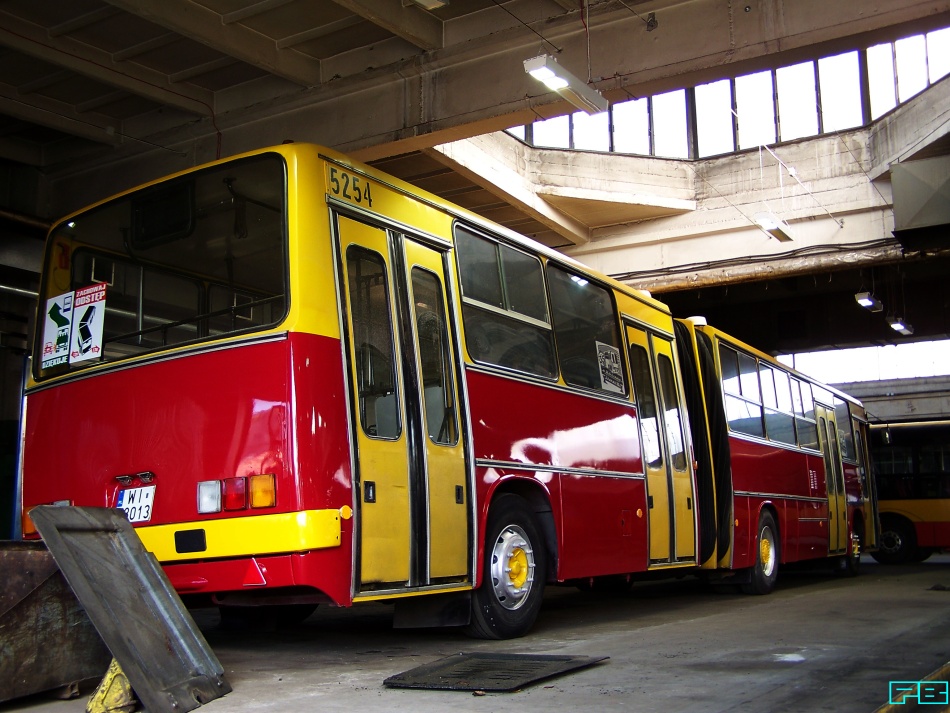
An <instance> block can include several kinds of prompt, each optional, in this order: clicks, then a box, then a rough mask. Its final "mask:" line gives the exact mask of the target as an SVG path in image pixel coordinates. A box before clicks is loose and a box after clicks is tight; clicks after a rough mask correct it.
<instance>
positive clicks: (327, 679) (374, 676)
mask: <svg viewBox="0 0 950 713" xmlns="http://www.w3.org/2000/svg"><path fill="white" fill-rule="evenodd" d="M935 585H940V586H943V587H946V589H940V587H939V586H938V588H937V589H934V588H933V587H934V586H935ZM195 619H196V621H197V622H198V623H199V626H200V627H201V629H202V631H203V632H204V634H205V636H206V638H207V640H208V642H209V644H210V645H211V647H212V648H213V650H214V652H215V654H216V655H217V656H218V658H219V660H220V661H221V663H222V664H223V666H224V668H225V671H226V676H227V678H228V680H229V681H230V683H231V685H232V686H233V688H234V690H233V692H232V693H230V694H228V695H227V696H225V697H223V698H221V699H218V700H216V701H213V702H211V703H209V704H208V705H206V706H203V707H202V708H201V709H200V710H204V711H207V712H208V713H231V712H235V713H238V712H242V713H243V712H244V711H255V712H259V711H275V712H276V711H281V712H285V711H321V713H322V712H325V711H347V712H348V713H351V712H352V711H354V710H359V711H360V712H361V713H369V712H373V711H394V710H399V711H402V710H406V711H410V710H411V711H413V712H414V713H426V712H429V711H433V712H434V711H439V712H444V711H447V710H453V709H454V710H455V711H473V712H478V713H489V712H492V711H507V710H511V709H513V708H516V709H518V710H520V711H545V713H548V712H549V711H553V710H559V709H561V710H565V709H573V710H575V711H580V710H586V711H590V710H597V711H612V710H616V711H621V710H622V711H638V712H648V711H657V712H660V711H662V712H663V713H673V712H676V711H683V712H687V711H689V712H692V711H702V712H704V713H705V712H707V711H756V712H759V711H793V710H794V711H821V710H827V711H836V712H845V711H862V712H865V711H872V710H874V709H875V708H877V707H878V706H880V705H881V704H883V703H886V702H887V697H888V682H889V681H890V680H917V679H920V678H923V677H924V676H926V675H927V674H929V673H931V672H932V671H934V670H936V669H938V668H940V667H941V666H943V665H944V664H946V663H947V662H948V661H950V555H939V556H935V557H933V558H931V559H930V560H928V561H927V562H925V563H922V564H919V565H912V566H905V567H885V566H882V565H878V564H877V563H875V562H874V561H873V560H870V559H869V558H867V557H865V558H864V561H863V562H862V573H861V575H860V576H859V577H858V578H856V579H843V578H837V577H834V576H832V575H829V574H828V573H827V572H824V571H813V572H783V573H782V574H781V576H780V579H779V585H778V589H777V590H776V591H775V592H774V593H773V594H771V595H770V596H766V597H754V596H746V595H741V594H722V593H713V592H710V591H709V590H708V589H707V588H706V587H704V586H703V585H702V584H700V583H699V582H698V581H695V580H692V579H685V580H681V581H676V582H663V583H643V584H637V585H635V586H634V588H633V589H632V590H631V592H630V593H628V594H625V595H622V596H602V595H595V594H590V593H584V592H579V591H577V590H575V589H569V588H550V589H549V590H548V592H547V594H546V597H545V604H544V607H543V608H542V610H541V616H540V619H539V621H538V623H537V625H536V627H535V629H534V630H533V631H532V632H531V634H529V635H528V636H526V637H524V638H522V639H518V640H515V641H508V642H488V641H476V640H471V639H468V638H466V637H464V636H463V635H461V634H460V633H458V632H456V631H452V630H415V631H405V630H402V631H396V630H393V629H391V628H390V624H391V609H390V608H389V607H387V606H384V605H369V606H366V607H363V608H357V609H352V610H332V609H329V608H326V609H319V610H318V611H317V612H316V613H315V614H314V615H313V616H312V617H310V619H308V620H307V621H306V622H305V623H304V624H302V625H299V626H297V627H295V628H293V629H288V630H278V631H270V632H261V631H258V632H236V631H229V630H224V629H222V628H220V627H219V626H218V617H217V614H216V613H215V612H214V611H213V610H202V611H197V612H195ZM462 651H464V652H475V651H481V652H513V653H549V654H555V653H556V654H574V655H583V656H609V657H610V658H609V660H607V661H605V662H603V663H600V664H596V665H594V666H593V667H591V668H588V669H583V670H580V671H577V672H574V673H570V674H567V675H565V676H562V677H559V678H555V679H550V680H547V681H543V682H541V683H538V684H536V685H533V686H529V687H526V688H524V689H523V690H520V691H518V692H516V693H491V694H487V695H483V696H476V695H473V694H472V693H471V692H444V691H428V690H401V689H389V688H386V687H384V686H383V684H382V682H383V680H384V679H385V678H387V677H388V676H391V675H393V674H395V673H399V672H402V671H406V670H408V669H411V668H413V667H415V666H419V665H422V664H425V663H430V662H433V661H436V660H438V659H440V658H442V657H445V656H450V655H452V654H456V653H459V652H462ZM84 706H85V698H81V699H76V700H72V701H55V702H54V701H49V700H47V699H42V698H31V699H25V700H21V701H19V702H17V703H16V704H15V705H8V706H6V707H3V706H0V709H2V710H15V711H23V712H25V713H26V712H28V713H78V712H79V711H83V710H84Z"/></svg>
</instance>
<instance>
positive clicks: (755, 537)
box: [751, 500, 787, 563]
mask: <svg viewBox="0 0 950 713" xmlns="http://www.w3.org/2000/svg"><path fill="white" fill-rule="evenodd" d="M763 513H768V514H769V515H771V516H772V522H774V523H775V530H776V532H775V541H776V542H777V543H778V561H779V562H780V563H783V562H785V552H786V550H787V548H786V547H785V544H786V543H785V539H784V538H785V534H784V533H785V527H784V524H785V522H784V519H783V517H782V514H781V513H780V512H779V508H778V506H776V504H775V503H774V502H772V501H771V500H764V501H762V503H761V504H760V505H759V510H758V512H757V513H756V515H755V520H754V522H755V529H753V530H752V543H751V545H752V548H753V549H754V548H755V547H758V544H759V523H760V522H761V521H762V514H763Z"/></svg>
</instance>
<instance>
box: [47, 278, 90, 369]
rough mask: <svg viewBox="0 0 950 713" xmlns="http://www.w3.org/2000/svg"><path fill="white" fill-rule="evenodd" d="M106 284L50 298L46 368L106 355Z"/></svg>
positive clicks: (48, 303) (48, 301)
mask: <svg viewBox="0 0 950 713" xmlns="http://www.w3.org/2000/svg"><path fill="white" fill-rule="evenodd" d="M105 303H106V285H105V284H95V285H90V286H89V287H83V288H82V289H80V290H76V291H75V292H67V293H65V294H62V295H58V296H56V297H52V298H50V299H48V300H47V301H46V322H45V325H44V328H43V358H42V359H41V362H40V365H41V366H42V368H44V369H48V368H50V367H53V366H60V365H62V364H66V363H69V364H75V363H77V362H81V361H87V360H89V359H98V358H99V357H100V356H101V355H102V330H103V323H104V320H105V314H106V310H105V306H106V304H105Z"/></svg>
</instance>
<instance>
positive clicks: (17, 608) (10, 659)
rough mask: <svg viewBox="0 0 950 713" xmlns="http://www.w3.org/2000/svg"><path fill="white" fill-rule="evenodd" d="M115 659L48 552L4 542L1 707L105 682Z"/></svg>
mask: <svg viewBox="0 0 950 713" xmlns="http://www.w3.org/2000/svg"><path fill="white" fill-rule="evenodd" d="M111 659H112V656H111V654H110V653H109V649H107V648H106V646H105V644H104V643H103V642H102V639H101V638H100V636H99V634H98V633H97V631H96V629H95V627H94V626H93V625H92V622H90V620H89V618H88V617H87V616H86V612H85V611H84V610H83V608H82V607H81V606H80V604H79V601H78V600H77V599H76V596H75V595H74V594H73V592H72V589H70V587H69V585H68V584H67V583H66V580H65V579H64V578H63V575H62V574H61V573H60V571H59V568H58V567H57V566H56V563H55V562H54V561H53V557H52V555H50V553H49V552H48V551H47V549H46V546H45V545H44V544H43V543H41V542H15V541H0V702H3V701H8V700H10V699H12V698H19V697H20V696H27V695H31V694H34V693H41V692H43V691H49V690H52V689H56V688H61V687H63V686H68V685H69V684H72V683H76V682H79V681H84V680H87V679H101V678H102V676H103V674H104V673H105V672H106V670H107V669H108V668H109V662H110V660H111Z"/></svg>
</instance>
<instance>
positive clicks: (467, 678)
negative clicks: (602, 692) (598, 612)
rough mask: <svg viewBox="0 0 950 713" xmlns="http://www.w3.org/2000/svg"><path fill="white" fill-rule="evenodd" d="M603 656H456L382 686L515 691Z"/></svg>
mask: <svg viewBox="0 0 950 713" xmlns="http://www.w3.org/2000/svg"><path fill="white" fill-rule="evenodd" d="M607 658H608V657H607V656H558V655H543V654H488V653H484V654H481V653H477V654H464V653H460V654H456V655H455V656H449V657H447V658H444V659H440V660H438V661H434V662H432V663H429V664H425V665H424V666H418V667H416V668H414V669H410V670H409V671H404V672H403V673H397V674H396V675H395V676H390V677H389V678H387V679H386V680H385V681H383V683H384V684H385V685H387V686H392V687H394V688H432V689H439V690H449V691H516V690H518V689H519V688H524V687H525V686H528V685H531V684H534V683H537V682H538V681H541V680H544V679H546V678H551V677H552V676H560V675H561V674H564V673H567V672H568V671H575V670H577V669H580V668H584V667H586V666H591V665H593V664H595V663H597V662H599V661H603V660H605V659H607Z"/></svg>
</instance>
